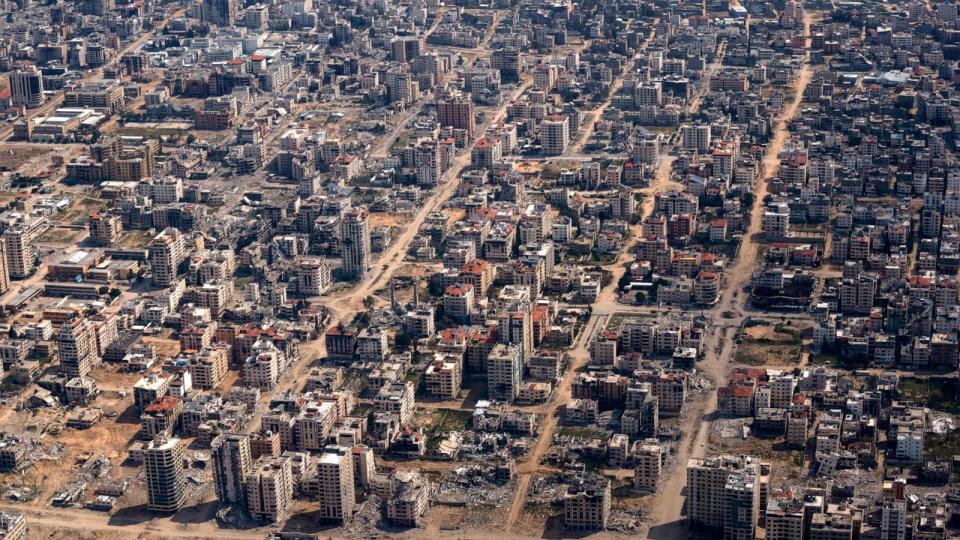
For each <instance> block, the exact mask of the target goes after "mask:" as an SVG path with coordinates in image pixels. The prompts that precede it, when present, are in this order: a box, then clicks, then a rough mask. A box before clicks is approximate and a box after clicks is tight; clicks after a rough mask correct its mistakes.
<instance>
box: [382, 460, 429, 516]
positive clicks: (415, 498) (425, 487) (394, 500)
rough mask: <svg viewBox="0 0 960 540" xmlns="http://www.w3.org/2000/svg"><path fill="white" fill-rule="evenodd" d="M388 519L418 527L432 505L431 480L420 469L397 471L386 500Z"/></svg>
mask: <svg viewBox="0 0 960 540" xmlns="http://www.w3.org/2000/svg"><path fill="white" fill-rule="evenodd" d="M386 505H387V519H388V520H389V521H390V523H392V524H394V525H399V526H401V527H416V526H418V525H419V522H420V517H421V516H423V514H424V513H425V512H426V511H427V508H429V506H430V481H429V480H427V478H426V477H424V476H423V475H421V474H420V473H419V472H418V471H400V472H397V473H396V474H395V475H394V477H393V481H392V489H391V494H390V498H389V499H388V500H387V502H386Z"/></svg>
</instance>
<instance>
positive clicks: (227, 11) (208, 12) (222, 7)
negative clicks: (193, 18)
mask: <svg viewBox="0 0 960 540" xmlns="http://www.w3.org/2000/svg"><path fill="white" fill-rule="evenodd" d="M237 11H238V7H237V1H236V0H203V3H202V4H201V5H200V18H201V20H203V22H206V23H212V24H216V25H218V26H224V27H230V26H233V25H234V23H235V22H237Z"/></svg>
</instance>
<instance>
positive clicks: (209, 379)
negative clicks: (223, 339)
mask: <svg viewBox="0 0 960 540" xmlns="http://www.w3.org/2000/svg"><path fill="white" fill-rule="evenodd" d="M229 363H230V351H229V349H228V348H227V347H226V346H218V347H213V348H211V349H203V350H201V351H200V352H198V353H196V354H194V355H193V356H191V357H190V359H189V360H188V361H187V369H189V370H190V376H191V377H193V385H194V386H195V387H197V388H200V389H201V390H212V389H214V388H216V387H218V386H220V383H222V382H223V379H224V378H226V376H227V370H228V368H229Z"/></svg>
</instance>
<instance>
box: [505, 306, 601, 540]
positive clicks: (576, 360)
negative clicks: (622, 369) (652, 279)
mask: <svg viewBox="0 0 960 540" xmlns="http://www.w3.org/2000/svg"><path fill="white" fill-rule="evenodd" d="M606 321H607V317H606V316H602V315H593V316H591V317H590V319H589V320H588V321H587V323H586V324H585V325H584V326H583V331H582V332H580V336H579V338H578V340H577V343H575V344H574V345H575V346H574V348H573V349H572V350H571V351H570V365H569V366H568V367H567V371H566V373H565V374H564V376H563V380H562V381H561V382H560V384H559V385H558V386H557V390H556V393H555V395H554V396H553V399H552V400H550V402H549V403H548V404H547V406H546V408H545V410H544V411H543V413H542V419H541V421H540V433H539V435H538V437H537V444H536V445H535V446H534V447H533V451H532V452H530V456H529V457H528V458H527V460H526V461H524V462H523V463H521V464H519V465H518V466H517V473H518V474H519V475H520V480H519V482H518V483H517V491H516V495H515V496H514V498H513V502H512V503H511V505H510V513H509V514H507V521H506V526H505V529H506V530H507V531H510V529H511V528H512V527H513V525H514V524H515V523H516V522H517V519H518V518H519V517H520V514H521V513H522V512H523V506H524V504H525V503H526V502H527V493H528V492H529V491H530V482H531V481H532V480H533V475H534V474H535V473H536V472H537V471H538V470H539V469H540V460H541V459H543V456H544V454H546V453H547V450H549V449H550V444H551V443H553V434H554V432H556V429H557V422H559V419H560V417H559V413H560V406H561V405H566V404H567V403H568V402H569V401H570V399H571V389H572V387H573V379H574V378H575V377H576V375H577V371H578V370H579V369H580V368H582V367H583V366H585V365H587V362H589V361H590V352H589V350H588V347H589V346H590V342H591V340H592V337H593V335H594V334H595V333H596V332H597V330H598V329H600V328H603V327H604V325H605V324H606Z"/></svg>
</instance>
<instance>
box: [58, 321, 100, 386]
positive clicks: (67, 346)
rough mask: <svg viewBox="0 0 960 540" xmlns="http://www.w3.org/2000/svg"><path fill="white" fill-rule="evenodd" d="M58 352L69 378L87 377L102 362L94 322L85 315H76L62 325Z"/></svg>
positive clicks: (62, 368) (63, 369)
mask: <svg viewBox="0 0 960 540" xmlns="http://www.w3.org/2000/svg"><path fill="white" fill-rule="evenodd" d="M57 353H58V355H59V356H60V369H61V371H63V373H64V375H66V376H67V378H73V377H86V376H87V375H88V374H89V373H90V371H91V370H92V369H93V367H94V366H95V365H96V364H98V363H99V362H100V357H99V356H98V355H97V331H96V328H95V327H94V325H93V323H92V322H91V321H90V320H89V319H86V318H83V317H74V318H73V319H71V320H69V321H67V322H65V323H64V324H63V325H62V326H60V337H59V338H58V341H57Z"/></svg>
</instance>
